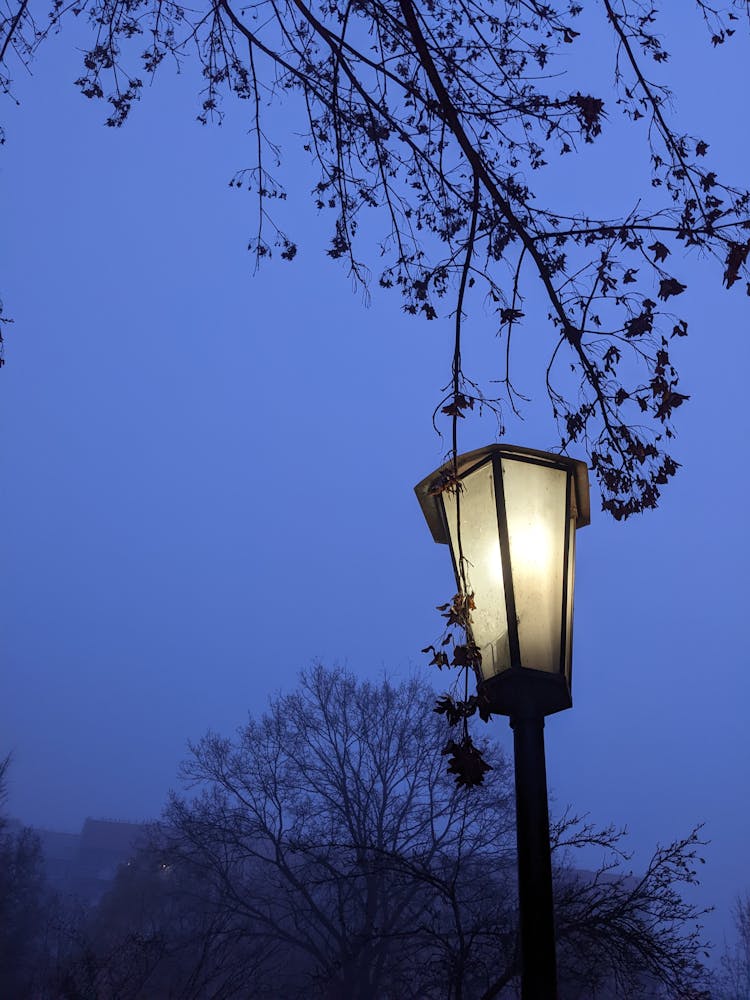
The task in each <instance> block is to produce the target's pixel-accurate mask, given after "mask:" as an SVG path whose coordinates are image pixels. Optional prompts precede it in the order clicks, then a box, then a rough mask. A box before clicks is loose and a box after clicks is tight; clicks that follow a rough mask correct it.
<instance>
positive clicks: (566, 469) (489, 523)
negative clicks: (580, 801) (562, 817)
mask: <svg viewBox="0 0 750 1000" xmlns="http://www.w3.org/2000/svg"><path fill="white" fill-rule="evenodd" d="M454 472H455V473H457V476H458V488H457V487H456V485H455V484H454V483H452V482H451V480H452V477H453V473H454ZM446 482H448V483H449V486H448V488H447V489H444V488H443V487H444V486H445V484H446ZM415 492H416V494H417V498H418V499H419V502H420V505H421V507H422V511H423V512H424V515H425V518H426V519H427V523H428V525H429V527H430V530H431V531H432V536H433V538H434V539H435V541H436V542H442V543H447V544H448V545H450V550H451V556H452V559H453V568H454V571H455V574H456V580H457V583H458V588H459V591H464V590H466V592H468V593H471V594H473V596H474V603H475V609H474V610H473V611H472V614H471V618H472V620H471V636H470V637H469V638H470V639H471V640H473V642H474V643H475V645H476V646H478V648H479V650H480V652H481V666H480V667H479V669H478V672H479V675H480V676H478V678H477V680H478V682H479V688H480V690H481V691H482V693H483V694H484V695H485V696H486V697H487V699H488V700H489V704H490V708H491V710H492V711H493V712H497V713H499V714H501V715H508V716H510V724H511V726H512V728H513V734H514V751H515V773H516V828H517V836H518V878H519V904H520V911H521V946H522V966H523V967H522V997H523V998H524V1000H553V998H554V997H556V995H557V992H556V972H555V939H554V921H553V906H552V868H551V862H550V848H549V817H548V811H547V779H546V771H545V763H544V716H545V715H551V714H552V713H553V712H559V711H561V710H562V709H564V708H570V707H571V706H572V699H571V649H572V626H573V581H574V572H575V533H576V528H580V527H583V526H584V525H586V524H588V523H589V520H590V509H589V487H588V470H587V468H586V464H585V463H584V462H579V461H576V460H574V459H570V458H565V457H563V456H560V455H554V454H550V453H548V452H543V451H533V450H531V449H529V448H517V447H513V446H511V445H489V446H488V447H486V448H480V449H478V450H477V451H471V452H468V453H467V454H465V455H460V456H459V457H458V462H457V466H456V467H455V468H454V466H453V463H452V462H451V463H448V464H447V465H445V466H443V468H442V469H438V470H437V471H436V472H433V473H432V474H431V475H429V476H427V478H426V479H423V480H422V482H421V483H419V485H418V486H417V487H416V488H415Z"/></svg>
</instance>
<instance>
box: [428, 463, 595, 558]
mask: <svg viewBox="0 0 750 1000" xmlns="http://www.w3.org/2000/svg"><path fill="white" fill-rule="evenodd" d="M494 455H499V456H500V458H508V459H510V460H514V459H515V460H521V461H531V462H535V463H537V464H539V465H550V466H553V467H554V468H558V469H566V470H568V471H570V472H572V473H573V484H574V487H575V488H574V496H573V497H572V504H573V513H574V515H575V519H576V528H583V527H584V526H585V525H587V524H589V523H590V522H591V504H590V499H589V475H588V471H589V470H588V466H587V465H586V463H585V462H581V461H579V460H578V459H575V458H568V457H567V455H557V454H555V453H554V452H549V451H537V450H536V449H534V448H522V447H519V446H518V445H512V444H489V445H485V447H484V448H476V449H475V450H474V451H467V452H465V453H464V454H463V455H459V456H458V460H457V472H458V477H459V479H460V478H462V477H463V476H464V475H466V473H467V472H469V471H470V470H471V469H473V468H474V467H476V466H478V465H481V464H482V463H483V462H484V461H487V460H489V459H490V458H492V456H494ZM452 472H453V463H452V462H446V463H445V465H441V466H440V468H439V469H436V470H435V471H434V472H431V473H430V474H429V476H426V477H425V478H424V479H423V480H422V481H421V482H420V483H418V484H417V485H416V486H415V487H414V492H415V493H416V495H417V500H419V504H420V506H421V508H422V513H423V514H424V516H425V519H426V521H427V524H428V525H429V528H430V531H431V532H432V537H433V538H434V539H435V541H436V542H442V543H443V544H447V543H448V535H447V534H446V528H445V524H444V522H443V518H442V515H441V512H440V507H439V505H438V495H439V494H435V493H433V492H432V491H433V489H434V485H435V482H436V481H437V480H439V478H440V476H441V475H445V474H447V475H450V474H451V473H452Z"/></svg>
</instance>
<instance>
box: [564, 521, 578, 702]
mask: <svg viewBox="0 0 750 1000" xmlns="http://www.w3.org/2000/svg"><path fill="white" fill-rule="evenodd" d="M568 537H569V538H570V549H569V551H568V595H567V598H568V599H567V606H566V608H565V616H566V621H567V627H566V629H565V638H566V642H565V646H566V649H565V676H566V677H567V678H568V681H569V682H570V667H571V663H572V661H573V584H574V582H575V575H576V519H575V517H574V516H571V518H570V522H569V524H568Z"/></svg>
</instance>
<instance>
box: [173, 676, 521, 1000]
mask: <svg viewBox="0 0 750 1000" xmlns="http://www.w3.org/2000/svg"><path fill="white" fill-rule="evenodd" d="M430 695H431V692H430V691H429V689H427V688H426V687H425V686H424V685H423V684H421V683H419V682H417V681H411V682H410V683H408V684H406V685H402V686H400V687H394V686H392V685H391V684H389V683H387V682H383V683H382V684H380V685H377V686H376V685H372V684H368V683H358V682H357V681H355V679H354V678H353V677H352V676H351V675H349V674H347V673H345V672H343V671H338V670H337V671H327V670H325V669H324V668H322V667H317V668H315V669H313V670H312V671H310V672H308V673H306V674H304V675H303V677H302V682H301V687H300V690H299V691H297V692H295V693H294V694H291V695H288V696H285V697H283V698H279V699H276V700H275V701H274V702H273V703H272V705H271V709H270V711H269V713H268V714H267V715H265V716H263V718H261V719H260V720H257V721H256V720H253V719H251V720H249V721H248V723H247V725H246V726H244V727H243V728H242V729H241V730H240V732H239V734H238V738H237V740H236V741H234V742H233V741H230V740H226V739H223V738H221V737H218V736H216V735H209V736H208V737H206V738H204V739H203V740H201V741H200V742H199V743H198V744H196V745H195V746H194V747H193V748H192V757H191V759H190V760H189V761H188V762H187V763H186V764H185V766H184V774H185V777H186V778H187V779H188V780H189V781H191V782H196V783H199V784H200V785H202V786H203V790H202V792H201V794H200V795H199V796H198V797H197V798H195V799H194V800H186V799H181V798H174V799H173V800H172V802H171V804H170V806H169V808H168V810H167V814H166V822H167V825H168V827H169V828H171V829H173V830H175V831H177V832H178V834H179V837H178V838H177V840H176V842H175V844H174V847H173V849H174V850H175V851H176V852H177V854H178V855H179V856H182V857H184V858H185V859H186V860H187V861H188V862H189V864H190V865H192V866H196V867H198V868H201V869H202V870H203V872H204V873H205V877H207V878H210V879H212V880H213V882H214V884H215V885H216V891H217V893H218V894H219V895H221V897H222V899H223V900H224V902H225V905H227V904H229V905H231V906H232V908H233V909H234V910H235V912H237V913H242V914H244V915H245V916H246V917H247V919H248V921H249V922H250V923H252V924H253V925H255V926H258V927H260V928H261V929H262V933H263V934H264V935H265V937H266V938H267V939H268V940H269V941H272V942H275V943H277V944H284V945H285V946H286V948H287V951H288V953H289V954H291V955H296V956H297V959H296V968H295V976H296V977H299V973H300V972H303V973H306V974H307V977H308V979H309V980H310V981H312V982H313V983H317V984H318V988H319V989H320V990H322V991H323V992H322V993H321V994H320V995H330V996H342V997H347V998H351V1000H358V998H366V997H388V996H393V997H408V996H410V995H411V993H410V992H409V990H410V989H412V983H413V978H414V968H413V966H414V961H413V958H410V956H409V949H407V948H405V947H404V946H403V945H404V942H405V941H407V940H409V941H411V942H412V943H413V942H414V940H415V937H418V936H419V928H420V926H421V925H422V923H423V921H424V919H425V914H426V913H427V912H428V910H429V907H430V904H431V901H432V900H431V896H430V894H429V893H427V892H425V885H426V883H424V882H423V883H421V885H420V883H418V882H416V881H415V880H414V879H413V878H412V877H410V872H409V869H408V868H406V869H405V868H404V867H403V866H402V865H401V864H394V859H399V860H400V859H408V862H409V864H410V865H419V866H420V867H421V868H424V869H427V868H429V869H433V870H441V871H442V870H444V869H447V868H451V867H452V868H455V858H456V857H457V856H461V857H466V855H473V856H475V857H476V855H477V853H478V852H483V854H484V856H485V857H486V859H487V862H488V864H489V869H488V870H492V868H493V866H495V865H497V864H498V862H502V863H504V864H505V866H506V868H507V863H508V855H509V847H510V844H512V838H511V840H510V841H509V836H510V830H509V821H508V789H509V785H508V781H507V775H506V768H505V764H504V762H503V761H502V760H501V759H499V758H498V757H497V756H496V755H493V760H494V762H495V766H496V769H497V771H498V781H497V782H496V783H495V786H494V791H492V790H489V789H488V790H487V793H486V808H485V809H484V810H479V811H477V810H474V808H473V803H471V801H470V800H469V799H468V797H467V796H466V795H464V794H462V792H461V790H460V789H457V788H456V787H455V785H454V783H453V782H452V781H451V780H450V779H449V777H448V776H447V775H446V774H445V773H444V769H443V767H442V758H441V751H442V749H443V744H444V737H443V734H442V731H441V726H440V724H439V721H438V720H437V719H436V718H435V716H434V715H433V716H431V715H430V714H429V713H427V714H426V713H425V707H426V705H427V704H428V700H429V697H430ZM493 819H494V820H495V822H493ZM423 954H424V956H425V957H428V956H429V954H430V949H429V948H426V950H425V951H424V953H423ZM288 988H289V989H291V986H288ZM284 995H291V994H284ZM415 995H417V994H415Z"/></svg>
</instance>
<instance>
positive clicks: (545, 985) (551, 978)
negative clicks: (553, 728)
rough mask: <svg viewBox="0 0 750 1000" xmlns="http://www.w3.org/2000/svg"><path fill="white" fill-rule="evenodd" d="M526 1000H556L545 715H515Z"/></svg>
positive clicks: (524, 996) (513, 721) (514, 736)
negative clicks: (545, 756)
mask: <svg viewBox="0 0 750 1000" xmlns="http://www.w3.org/2000/svg"><path fill="white" fill-rule="evenodd" d="M510 725H511V728H512V729H513V751H514V754H513V756H514V760H515V773H516V838H517V843H518V902H519V910H520V918H521V997H522V1000H557V969H556V960H555V918H554V904H553V898H552V860H551V857H550V843H549V811H548V806H547V773H546V768H545V762H544V717H543V716H541V715H522V716H513V717H512V718H511V720H510Z"/></svg>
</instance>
